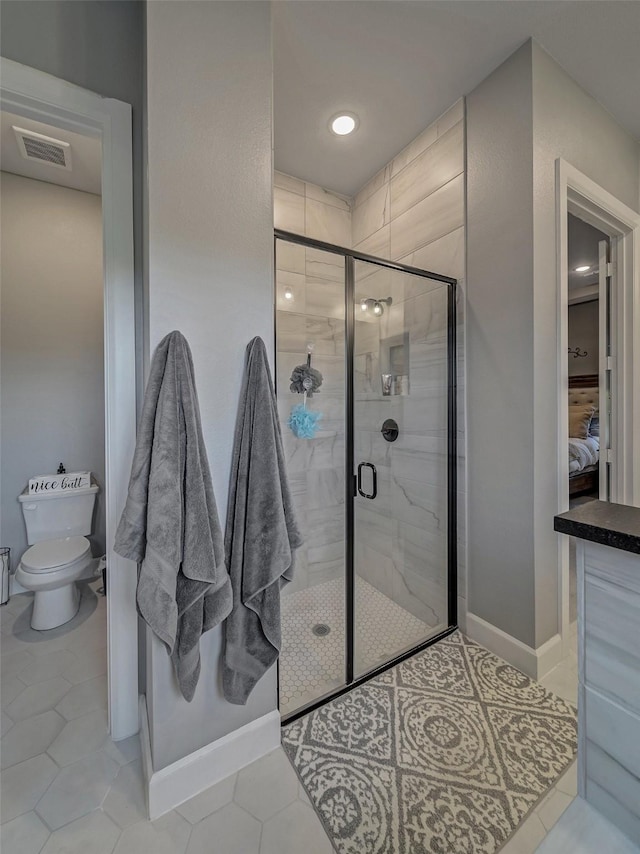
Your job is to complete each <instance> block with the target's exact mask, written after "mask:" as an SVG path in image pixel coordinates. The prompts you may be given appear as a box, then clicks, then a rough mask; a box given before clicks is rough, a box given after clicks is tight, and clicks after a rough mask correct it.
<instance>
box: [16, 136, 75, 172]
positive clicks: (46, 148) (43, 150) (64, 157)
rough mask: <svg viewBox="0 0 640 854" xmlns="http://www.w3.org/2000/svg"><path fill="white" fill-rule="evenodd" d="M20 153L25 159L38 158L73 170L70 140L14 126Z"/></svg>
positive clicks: (50, 164)
mask: <svg viewBox="0 0 640 854" xmlns="http://www.w3.org/2000/svg"><path fill="white" fill-rule="evenodd" d="M13 132H14V133H15V135H16V140H17V142H18V148H19V149H20V154H21V155H22V156H23V157H24V159H25V160H32V161H33V160H38V161H39V162H40V163H46V164H48V165H49V166H55V167H56V169H66V170H67V172H70V171H71V146H70V145H69V143H68V142H63V141H62V140H60V139H54V138H53V137H51V136H44V135H43V134H41V133H36V132H35V131H32V130H25V129H24V128H19V127H16V126H15V125H14V126H13Z"/></svg>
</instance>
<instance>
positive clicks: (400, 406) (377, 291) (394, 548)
mask: <svg viewBox="0 0 640 854" xmlns="http://www.w3.org/2000/svg"><path fill="white" fill-rule="evenodd" d="M354 296H355V309H354V323H353V326H354V334H353V440H354V441H353V464H354V476H355V493H356V494H355V499H354V538H353V569H354V590H353V605H354V607H353V626H354V630H353V635H354V638H353V645H354V650H353V651H354V661H353V678H355V679H357V678H358V677H360V676H362V675H363V674H365V673H367V672H368V671H371V670H373V669H375V668H377V667H379V666H381V665H384V664H385V663H386V662H388V661H389V660H391V659H393V658H395V657H397V656H398V655H400V654H402V653H403V652H404V651H406V650H409V649H411V648H413V647H415V646H416V645H418V644H420V643H422V642H423V641H425V640H427V639H428V638H430V637H432V636H434V635H436V634H439V633H440V632H442V631H444V630H445V629H446V628H447V627H448V626H449V617H450V615H449V610H448V608H449V591H448V575H449V572H448V567H449V555H448V530H449V525H448V522H449V520H448V508H449V502H448V497H449V483H448V448H449V446H448V436H449V430H448V428H449V423H448V382H449V374H448V359H449V339H448V299H449V288H448V287H447V286H446V285H445V284H442V283H440V282H437V281H434V280H432V279H429V278H425V277H422V276H418V275H413V274H409V273H406V272H400V271H397V270H394V269H391V268H385V267H382V266H379V265H377V264H373V263H369V262H365V261H355V262H354Z"/></svg>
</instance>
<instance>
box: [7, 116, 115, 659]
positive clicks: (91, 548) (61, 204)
mask: <svg viewBox="0 0 640 854" xmlns="http://www.w3.org/2000/svg"><path fill="white" fill-rule="evenodd" d="M0 118H1V140H2V153H1V164H0V165H1V168H2V172H1V191H0V192H1V203H2V213H3V229H2V294H1V300H2V311H1V315H2V336H1V363H2V376H1V381H2V478H1V484H2V485H1V502H2V533H1V539H2V543H3V547H5V548H9V549H10V552H9V556H8V563H9V568H10V570H11V591H7V592H10V593H11V594H12V595H14V596H15V595H17V594H20V593H24V592H25V591H29V592H32V593H34V601H35V604H34V607H33V612H32V613H29V610H28V609H25V612H24V614H22V615H21V619H20V621H19V623H18V624H17V625H15V626H14V630H15V631H25V632H26V633H27V634H28V635H29V634H30V636H31V639H32V641H33V643H34V644H37V643H43V644H46V643H47V641H48V640H49V641H50V640H51V637H52V635H55V636H60V635H65V634H66V635H67V636H68V637H71V632H72V631H73V630H74V629H75V628H77V627H78V626H79V625H81V624H83V623H85V622H86V621H87V620H88V618H89V617H90V616H91V615H92V614H93V613H94V612H96V616H95V618H94V619H93V620H92V629H91V633H92V634H94V633H97V634H98V635H100V636H99V637H98V638H97V639H94V641H93V643H92V644H91V645H92V646H93V647H96V648H97V650H98V652H96V653H95V657H96V658H101V659H103V661H102V662H101V663H100V665H99V667H98V668H97V669H98V670H99V671H103V670H104V669H105V668H106V654H105V651H104V647H105V646H106V627H105V624H104V621H105V613H104V612H105V601H104V593H105V591H104V584H103V574H102V569H103V568H104V560H102V556H103V555H104V553H105V550H106V549H105V546H106V543H105V540H106V531H105V402H104V332H103V328H104V311H103V263H102V258H103V248H102V240H103V229H102V199H101V170H102V164H101V144H100V141H99V140H97V139H91V138H89V137H86V136H82V135H80V134H76V133H73V132H71V131H67V130H63V129H61V128H57V127H53V126H50V125H47V124H43V123H42V122H39V121H34V120H31V119H29V118H27V117H25V116H19V115H14V114H12V113H10V112H7V111H6V110H3V111H2V114H1V117H0ZM52 485H55V489H54V491H52V492H49V491H47V490H48V489H49V488H51V487H52ZM97 591H100V593H98V592H97ZM17 601H18V602H19V601H20V599H19V598H18V599H17ZM96 675H97V676H98V675H99V676H101V675H102V672H100V673H97V674H96Z"/></svg>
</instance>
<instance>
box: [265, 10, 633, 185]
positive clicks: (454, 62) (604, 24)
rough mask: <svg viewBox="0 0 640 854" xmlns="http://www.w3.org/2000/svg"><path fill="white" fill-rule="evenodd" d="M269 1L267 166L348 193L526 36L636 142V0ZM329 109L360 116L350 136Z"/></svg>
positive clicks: (463, 93) (525, 38) (500, 60)
mask: <svg viewBox="0 0 640 854" xmlns="http://www.w3.org/2000/svg"><path fill="white" fill-rule="evenodd" d="M578 7H579V9H578ZM272 9H273V48H274V50H273V53H274V124H275V127H274V131H275V166H276V169H278V170H279V171H282V172H285V173H287V174H289V175H295V176H296V177H298V178H302V179H304V180H306V181H311V182H312V183H315V184H319V185H320V186H322V187H326V188H327V189H330V190H334V191H336V192H339V193H344V194H346V195H349V196H351V195H354V194H355V193H356V192H357V191H358V190H359V189H360V188H361V187H362V186H363V185H364V184H365V183H366V181H367V180H368V179H369V178H371V177H372V176H373V175H374V174H375V173H376V172H377V171H378V170H379V169H381V168H382V167H383V166H384V165H385V164H386V163H388V162H389V161H390V160H391V158H392V157H394V156H395V155H396V154H397V153H398V152H399V151H400V150H401V149H402V148H403V147H404V146H405V145H407V144H408V143H409V142H410V141H411V140H412V139H415V137H416V136H417V135H418V134H419V133H420V132H421V131H422V130H423V129H424V128H425V127H427V126H428V125H429V124H430V123H431V122H433V121H434V120H435V119H437V118H438V116H439V115H441V114H442V113H443V112H444V111H445V110H447V109H448V108H449V107H450V106H451V105H452V104H453V103H454V102H455V101H457V100H458V99H459V98H460V97H462V96H463V95H466V94H468V93H469V92H471V91H472V90H473V89H474V88H475V87H476V86H477V85H478V84H479V83H481V82H482V80H484V78H485V77H487V76H488V75H489V74H490V73H491V72H492V71H493V70H494V69H495V68H496V67H497V66H498V65H500V63H502V62H503V61H504V60H505V59H506V58H507V57H508V56H509V55H510V54H511V53H513V52H514V51H515V50H517V48H519V47H520V46H521V45H522V44H523V43H524V42H525V41H526V40H527V39H528V38H530V37H533V38H535V39H536V40H537V41H538V42H539V43H540V44H541V45H542V46H543V47H544V48H545V50H547V51H548V52H549V53H550V54H551V55H552V56H553V57H554V58H555V59H556V60H557V61H558V62H559V63H560V64H561V65H562V67H563V68H564V69H565V70H566V71H567V73H568V74H569V75H570V76H571V77H573V78H574V80H576V81H577V82H578V83H579V84H580V85H581V86H582V87H583V88H584V89H585V90H586V91H587V92H589V93H590V94H591V95H592V96H593V97H595V98H596V99H597V100H598V101H599V102H600V103H601V104H603V105H604V106H605V107H606V108H607V109H608V110H609V112H610V113H611V114H612V115H613V116H614V117H615V118H616V119H617V120H618V121H619V122H620V123H621V124H622V125H623V126H624V127H626V128H627V129H628V130H629V131H630V132H631V133H632V134H633V135H634V136H635V137H636V138H637V139H640V111H639V110H638V109H637V104H638V99H637V91H638V89H639V88H640V76H639V75H640V66H639V65H638V60H637V56H638V53H637V51H638V46H637V33H638V32H639V31H640V3H628V2H627V3H623V2H607V0H605V2H601V0H592V2H589V3H586V2H580V3H579V4H578V3H576V2H570V1H569V2H568V1H567V0H549V2H545V3H540V2H539V0H521V2H518V3H505V2H495V0H485V2H482V3H478V2H477V0H458V2H456V3H452V2H450V0H446V1H445V2H428V1H427V0H423V1H422V2H402V0H394V2H380V0H375V2H366V0H357V2H351V0H342V2H339V3H338V2H334V3H327V2H325V0H309V2H305V3H300V2H298V3H292V2H281V0H280V1H278V0H277V2H274V3H273V4H272ZM578 12H579V13H578ZM598 56H606V57H607V61H606V62H605V63H602V62H598V61H597V60H596V59H595V57H598ZM339 111H341V112H342V111H344V112H350V113H355V114H356V115H357V116H358V117H359V121H360V126H359V127H358V129H357V131H355V132H354V133H353V134H351V135H350V136H347V137H343V138H340V137H336V136H335V135H334V134H332V133H331V132H330V131H329V129H328V123H329V120H330V118H331V117H332V116H334V115H335V114H336V113H337V112H339Z"/></svg>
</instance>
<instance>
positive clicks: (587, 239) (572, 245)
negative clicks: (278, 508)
mask: <svg viewBox="0 0 640 854" xmlns="http://www.w3.org/2000/svg"><path fill="white" fill-rule="evenodd" d="M601 240H607V236H606V234H603V233H602V232H601V231H598V229H597V228H594V227H593V226H592V225H589V223H588V222H584V221H583V220H581V219H578V217H577V216H573V215H572V214H569V227H568V258H569V290H570V291H572V290H576V289H578V288H585V287H587V286H588V285H592V284H597V282H598V266H599V259H598V243H599V242H600V241H601ZM586 264H588V265H589V270H586V271H585V272H583V273H576V267H582V266H584V265H586Z"/></svg>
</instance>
